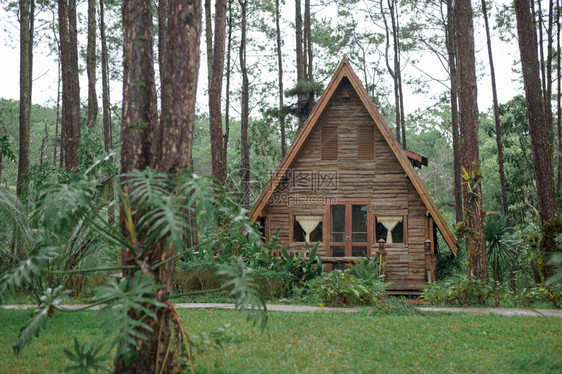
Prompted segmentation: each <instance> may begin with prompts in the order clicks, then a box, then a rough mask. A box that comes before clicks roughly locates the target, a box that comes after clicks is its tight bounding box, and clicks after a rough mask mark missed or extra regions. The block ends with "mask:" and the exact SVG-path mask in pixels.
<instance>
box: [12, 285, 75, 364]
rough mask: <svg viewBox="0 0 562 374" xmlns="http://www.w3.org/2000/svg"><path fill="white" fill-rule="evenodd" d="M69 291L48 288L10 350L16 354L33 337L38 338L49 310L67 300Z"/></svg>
mask: <svg viewBox="0 0 562 374" xmlns="http://www.w3.org/2000/svg"><path fill="white" fill-rule="evenodd" d="M69 293H70V291H67V290H65V289H64V288H63V286H58V287H57V288H55V289H54V290H53V289H52V288H48V289H47V290H46V292H45V294H44V295H43V296H41V304H40V305H39V306H38V307H37V308H35V310H34V311H33V314H32V316H31V319H30V320H29V322H28V323H27V324H26V325H25V326H24V327H22V329H21V330H20V334H19V337H18V340H17V341H16V344H14V345H13V346H12V349H13V350H14V352H15V353H16V354H18V353H19V352H21V350H22V349H23V348H24V347H25V346H26V345H27V344H29V342H30V341H31V339H33V336H36V337H38V336H39V332H40V331H41V329H42V328H44V327H45V322H46V320H47V316H48V314H49V310H50V309H51V308H54V307H57V306H59V305H60V304H61V303H62V302H63V301H64V300H66V299H67V298H68V294H69Z"/></svg>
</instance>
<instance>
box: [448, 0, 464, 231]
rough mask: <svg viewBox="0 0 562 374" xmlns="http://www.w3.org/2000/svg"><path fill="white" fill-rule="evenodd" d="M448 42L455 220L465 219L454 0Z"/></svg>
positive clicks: (450, 10) (449, 4)
mask: <svg viewBox="0 0 562 374" xmlns="http://www.w3.org/2000/svg"><path fill="white" fill-rule="evenodd" d="M445 35H446V44H447V53H448V56H449V81H450V84H451V128H452V132H453V173H454V195H455V221H456V223H459V222H461V221H462V220H463V207H462V184H461V153H460V152H461V149H460V144H459V143H460V140H459V115H458V105H457V104H458V95H457V89H458V76H457V75H458V74H457V61H458V60H457V43H456V31H455V14H454V9H453V0H447V31H446V33H445Z"/></svg>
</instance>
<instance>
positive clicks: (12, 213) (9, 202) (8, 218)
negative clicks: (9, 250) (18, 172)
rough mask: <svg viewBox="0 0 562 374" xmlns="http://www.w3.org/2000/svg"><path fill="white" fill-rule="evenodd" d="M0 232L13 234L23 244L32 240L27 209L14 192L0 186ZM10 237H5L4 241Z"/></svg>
mask: <svg viewBox="0 0 562 374" xmlns="http://www.w3.org/2000/svg"><path fill="white" fill-rule="evenodd" d="M0 221H1V222H2V226H3V227H2V228H0V234H2V231H5V234H6V235H12V234H13V235H15V237H16V238H21V239H22V240H23V244H24V245H25V246H29V245H30V244H31V243H32V242H33V238H32V231H31V229H30V227H29V220H28V217H27V211H26V209H25V207H24V205H23V204H22V203H21V201H20V200H19V198H18V197H17V195H16V194H14V193H12V192H10V191H8V190H7V189H5V188H1V187H0ZM8 240H10V239H8V238H6V241H8Z"/></svg>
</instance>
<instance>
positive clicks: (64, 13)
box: [58, 0, 81, 171]
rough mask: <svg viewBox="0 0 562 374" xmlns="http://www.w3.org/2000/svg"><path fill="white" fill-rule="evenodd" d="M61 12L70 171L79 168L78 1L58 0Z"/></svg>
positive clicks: (64, 117)
mask: <svg viewBox="0 0 562 374" xmlns="http://www.w3.org/2000/svg"><path fill="white" fill-rule="evenodd" d="M58 11H59V33H60V43H61V67H62V133H63V145H62V146H63V147H64V167H65V170H66V171H71V170H72V169H74V168H75V167H76V166H77V165H78V147H79V146H80V127H81V126H80V86H79V83H78V34H77V28H76V0H68V1H66V0H58Z"/></svg>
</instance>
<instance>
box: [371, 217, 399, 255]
mask: <svg viewBox="0 0 562 374" xmlns="http://www.w3.org/2000/svg"><path fill="white" fill-rule="evenodd" d="M379 216H381V217H402V242H400V243H390V244H389V243H386V241H385V243H384V246H385V248H386V247H390V248H392V247H396V246H401V245H407V244H408V215H407V214H405V213H404V214H388V213H382V214H373V240H374V241H375V244H376V245H377V246H378V242H377V217H379Z"/></svg>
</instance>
